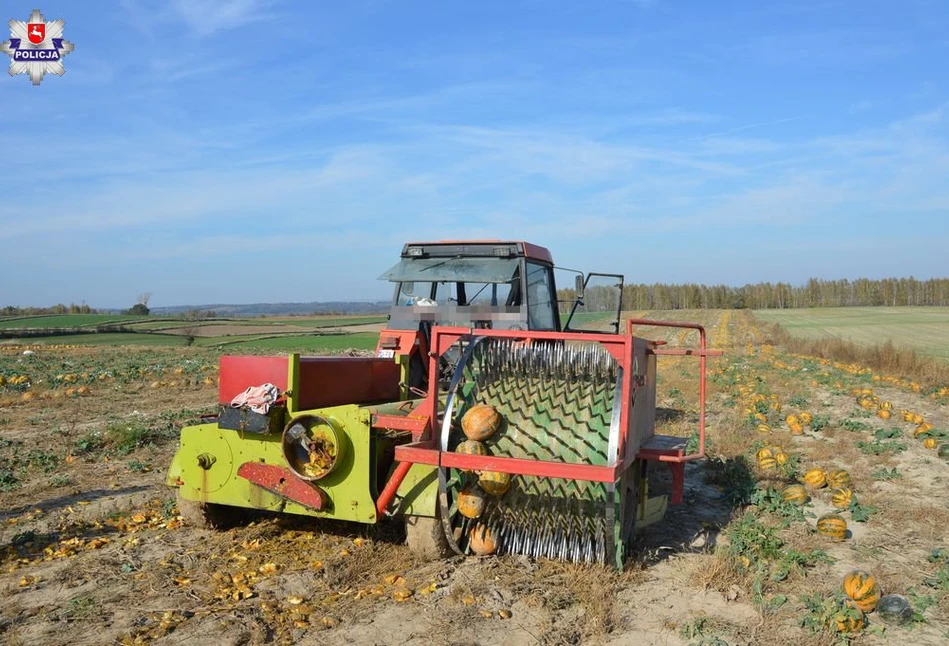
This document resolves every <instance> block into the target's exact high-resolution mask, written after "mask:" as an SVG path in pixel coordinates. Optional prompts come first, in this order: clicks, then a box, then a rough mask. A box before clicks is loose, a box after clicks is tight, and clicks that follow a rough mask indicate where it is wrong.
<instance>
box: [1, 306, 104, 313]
mask: <svg viewBox="0 0 949 646" xmlns="http://www.w3.org/2000/svg"><path fill="white" fill-rule="evenodd" d="M98 313H99V312H98V310H95V309H93V308H91V307H89V306H88V305H86V304H85V303H83V304H82V305H76V304H75V303H70V304H69V305H63V304H62V303H58V304H56V305H53V306H51V307H14V306H13V305H7V306H6V307H3V308H0V316H40V315H43V314H98Z"/></svg>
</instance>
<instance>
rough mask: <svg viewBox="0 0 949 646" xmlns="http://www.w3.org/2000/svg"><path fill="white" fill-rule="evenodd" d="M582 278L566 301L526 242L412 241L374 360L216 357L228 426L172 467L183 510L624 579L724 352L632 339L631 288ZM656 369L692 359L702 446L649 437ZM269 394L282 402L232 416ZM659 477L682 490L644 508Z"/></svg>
mask: <svg viewBox="0 0 949 646" xmlns="http://www.w3.org/2000/svg"><path fill="white" fill-rule="evenodd" d="M559 271H572V270H560V269H559V268H558V272H559ZM572 273H573V274H574V280H573V284H572V285H571V288H570V289H569V290H562V291H560V292H558V290H557V286H556V285H555V282H554V265H553V261H552V259H551V256H550V253H549V252H548V251H547V250H546V249H544V248H542V247H538V246H535V245H532V244H528V243H523V242H502V241H466V242H434V243H411V244H407V245H405V246H404V248H403V249H402V255H401V259H400V260H399V262H398V263H397V264H396V265H395V266H393V267H392V268H391V269H390V270H389V271H387V272H386V273H385V274H383V276H382V277H381V278H383V279H385V280H388V281H391V282H392V283H394V290H395V295H394V299H393V303H392V308H391V312H390V314H389V316H388V323H387V324H386V326H385V329H383V330H382V331H381V332H380V334H379V340H378V345H377V348H376V351H375V353H374V355H375V356H372V357H348V356H346V357H338V356H331V357H308V356H300V355H298V354H290V355H289V356H281V357H261V356H224V357H222V358H221V361H220V373H219V387H218V390H219V392H218V395H219V400H218V401H219V403H220V405H221V406H220V414H219V416H217V417H216V418H214V419H213V420H207V421H208V423H204V424H201V425H197V426H190V427H186V428H184V429H182V431H181V439H180V446H179V449H178V452H177V454H176V455H175V457H174V460H173V462H172V465H171V468H170V470H169V474H168V478H167V482H168V484H169V485H171V486H174V487H176V488H177V493H178V500H179V509H180V510H181V513H182V514H183V515H184V516H185V517H186V518H188V519H189V520H192V521H196V522H207V523H209V524H214V523H216V522H220V521H221V520H222V519H226V518H228V517H231V516H233V515H234V513H235V512H236V511H237V510H236V509H234V508H248V509H257V510H270V511H275V512H285V513H290V514H300V515H307V516H314V517H318V518H333V519H339V520H346V521H353V522H358V523H369V524H372V523H377V522H379V521H380V520H381V519H382V518H384V517H387V516H396V517H402V518H404V519H405V523H406V534H407V542H408V544H409V545H410V546H411V547H412V548H413V549H414V550H417V551H419V552H423V553H426V554H429V555H433V556H434V555H446V554H450V553H452V552H454V553H459V554H489V553H517V554H526V555H528V556H531V557H547V558H555V559H563V560H568V561H575V562H599V563H606V564H612V565H615V566H616V567H619V568H622V563H623V559H624V556H625V554H626V550H627V547H628V546H629V544H630V541H631V538H632V537H633V534H634V532H635V531H636V530H637V528H639V527H643V526H645V525H648V524H649V523H651V522H654V521H656V520H658V519H660V518H662V516H663V515H664V513H665V510H666V506H667V504H668V503H669V502H671V503H672V504H678V503H680V502H681V501H682V490H683V479H684V474H685V464H686V463H687V462H689V461H692V460H696V459H699V458H701V457H703V455H704V450H705V367H706V366H705V364H706V358H707V357H708V356H711V355H718V354H721V353H720V352H718V351H715V350H710V349H708V348H706V334H705V330H704V329H703V328H702V326H700V325H698V324H694V323H681V322H668V321H658V320H645V319H629V320H627V321H626V322H625V328H624V329H622V330H621V329H620V310H621V299H622V289H623V277H622V276H619V275H611V274H589V275H587V276H584V275H583V274H582V273H580V272H572ZM558 294H559V296H560V298H561V299H563V298H566V299H567V300H560V301H558ZM562 319H565V321H562ZM642 325H649V326H664V327H675V328H686V329H691V330H695V331H697V332H698V340H699V344H698V346H697V347H693V348H671V347H668V348H664V347H662V346H663V345H664V342H662V341H648V340H646V339H644V338H640V337H637V336H635V335H634V333H633V332H634V328H635V327H636V326H642ZM663 355H679V356H691V357H696V358H697V359H698V361H699V365H700V373H699V374H700V376H699V384H698V385H699V405H700V409H699V418H698V428H697V429H696V431H697V437H698V443H697V448H694V449H693V450H692V451H688V450H687V443H688V442H687V440H688V438H684V437H674V436H665V435H657V434H656V433H655V430H656V360H657V357H659V356H663ZM265 384H266V385H270V386H269V387H270V388H271V389H272V391H275V393H276V394H277V396H276V397H275V398H274V400H273V401H272V405H269V406H265V407H264V408H263V409H261V408H258V409H256V412H255V410H252V409H248V408H247V407H246V406H245V407H235V406H234V405H232V404H233V401H234V399H235V397H239V396H240V395H241V394H242V393H246V392H248V389H253V388H257V387H260V386H262V385H265ZM660 463H663V464H664V465H666V466H667V467H668V468H669V469H670V470H671V490H670V491H669V494H668V495H660V496H651V495H650V492H649V482H650V478H649V476H650V473H651V471H652V467H654V466H656V465H658V464H660Z"/></svg>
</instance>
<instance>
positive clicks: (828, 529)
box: [0, 311, 949, 646]
mask: <svg viewBox="0 0 949 646" xmlns="http://www.w3.org/2000/svg"><path fill="white" fill-rule="evenodd" d="M635 316H651V317H654V318H663V319H669V318H674V319H679V320H697V321H699V322H703V323H704V324H705V325H706V326H707V327H708V328H709V332H710V335H711V345H712V346H713V347H716V348H720V349H723V350H724V351H725V356H723V357H721V358H715V359H710V360H709V365H710V383H709V388H710V397H709V426H710V432H709V444H708V453H709V458H708V459H707V460H705V461H702V462H699V463H695V464H691V465H690V466H689V467H688V472H687V475H686V490H685V500H684V502H683V504H682V505H678V506H673V507H670V508H669V511H668V513H667V514H666V517H665V519H664V520H663V521H661V522H659V523H657V524H655V525H652V526H650V527H648V528H647V529H646V530H645V532H644V533H643V534H642V535H641V536H640V538H639V539H638V542H637V544H636V546H635V549H634V550H633V553H632V555H631V556H630V558H629V559H628V562H627V567H626V570H625V571H624V572H623V573H614V572H610V571H604V570H603V569H601V568H598V567H592V566H581V565H565V564H561V563H556V562H550V561H544V560H538V561H532V560H529V559H526V558H522V557H494V556H492V557H485V558H480V559H476V558H464V557H457V558H453V559H446V560H443V561H437V562H425V561H423V560H420V559H418V558H416V557H414V556H413V555H412V554H411V553H410V552H409V551H408V549H407V548H406V547H405V546H404V545H403V539H404V529H403V528H401V527H400V525H399V523H397V522H386V523H382V524H380V525H378V526H374V527H366V526H361V525H349V524H344V523H325V522H317V521H313V520H309V519H301V518H291V517H276V516H263V515H260V516H248V515H245V514H235V517H234V519H233V522H232V523H231V524H230V526H228V527H224V528H221V529H217V530H208V529H201V528H197V527H193V526H191V525H189V524H188V523H187V521H185V520H184V519H183V518H182V517H181V516H180V515H179V513H178V509H177V508H176V506H175V498H174V495H173V492H172V491H171V490H170V489H168V488H167V487H166V486H165V485H164V476H165V469H166V468H167V466H168V463H169V461H170V459H171V456H172V454H173V453H174V450H175V448H176V442H177V436H178V429H179V428H180V427H181V426H182V425H185V424H189V423H193V422H194V421H196V420H198V419H199V418H200V416H201V415H202V414H208V413H212V412H213V410H214V404H215V400H216V370H217V358H218V356H219V354H220V353H221V350H220V349H211V348H206V347H200V346H194V347H140V348H136V347H123V348H121V349H119V348H110V347H85V348H83V347H57V346H55V345H45V346H35V347H32V346H31V347H30V348H29V349H30V350H32V351H33V352H34V353H33V354H27V355H24V354H23V352H24V350H26V349H27V347H26V346H22V345H19V346H4V347H3V348H2V349H0V378H2V380H0V566H2V570H0V589H2V591H3V595H2V598H0V642H2V643H4V644H11V645H14V644H185V643H194V644H204V643H214V644H269V643H277V644H340V643H359V644H390V643H420V644H588V643H589V644H617V645H618V644H672V645H675V644H695V645H698V644H702V645H721V644H789V643H794V644H796V645H799V646H806V645H814V646H817V645H829V644H835V643H847V642H850V643H854V644H906V643H908V644H923V645H936V644H945V643H947V642H949V533H947V531H946V528H947V527H949V502H947V501H946V499H945V497H944V496H943V495H942V494H943V493H944V492H945V488H946V483H947V481H949V455H947V451H949V448H945V447H946V444H947V443H949V434H947V433H946V431H947V430H949V408H947V406H946V404H947V403H949V388H947V386H949V384H940V383H936V382H933V381H931V380H930V381H925V380H923V379H921V378H920V379H919V380H917V376H916V375H912V374H909V375H900V374H881V373H879V372H875V371H874V370H873V369H872V368H870V367H868V366H864V365H860V364H855V363H838V362H835V361H834V360H833V359H818V358H814V357H809V356H804V355H795V354H790V353H788V352H787V351H786V349H785V348H783V347H781V346H779V345H775V344H774V343H773V341H774V339H772V338H769V336H768V330H769V328H768V327H767V326H765V325H764V324H762V323H759V322H758V321H757V320H756V319H755V318H754V317H753V316H752V315H751V314H749V313H748V312H744V311H678V312H636V313H635ZM640 334H642V335H643V336H646V337H648V338H654V339H662V340H666V341H668V342H669V345H670V346H676V345H685V344H689V343H691V339H690V337H689V335H688V334H687V333H680V332H679V331H673V332H671V333H670V332H668V331H666V330H662V329H658V328H643V329H642V330H640ZM341 351H346V350H341ZM660 361H661V364H660V378H659V383H658V394H657V407H658V409H659V411H660V413H661V414H660V420H661V421H660V427H661V430H662V432H664V433H670V434H675V435H682V436H686V437H688V436H690V435H691V434H692V432H693V430H694V425H695V414H696V409H697V393H696V392H695V390H697V388H696V383H697V379H696V377H697V366H696V365H695V364H696V362H695V361H694V360H692V359H690V358H685V357H663V358H662V359H660ZM659 475H660V476H663V475H664V474H659ZM668 480H669V479H668V478H667V477H660V478H659V479H658V482H657V484H656V487H657V489H658V491H662V488H663V487H668V486H669V482H668ZM854 570H859V571H861V573H857V574H853V571H854ZM893 594H896V595H901V597H902V598H895V597H891V596H889V595H893ZM904 602H905V603H908V604H909V610H906V609H905V608H904V607H903V606H902V605H901V604H902V603H904Z"/></svg>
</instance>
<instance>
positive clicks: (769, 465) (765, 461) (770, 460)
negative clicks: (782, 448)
mask: <svg viewBox="0 0 949 646" xmlns="http://www.w3.org/2000/svg"><path fill="white" fill-rule="evenodd" d="M777 467H778V461H777V460H775V459H774V457H773V456H768V457H766V458H761V459H759V460H758V468H759V469H761V470H762V471H767V470H769V469H776V468H777Z"/></svg>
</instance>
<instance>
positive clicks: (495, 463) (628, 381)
mask: <svg viewBox="0 0 949 646" xmlns="http://www.w3.org/2000/svg"><path fill="white" fill-rule="evenodd" d="M634 325H652V326H656V327H671V328H683V329H693V330H696V331H698V333H699V347H698V348H697V349H695V348H660V347H659V346H660V345H662V342H649V347H648V352H651V353H652V354H654V355H656V356H660V355H664V356H695V357H698V358H699V370H700V374H699V407H700V413H699V446H698V450H697V452H695V453H692V454H686V452H685V448H684V446H683V445H682V444H681V443H664V442H661V441H659V442H654V443H653V446H649V442H648V441H647V442H646V445H645V446H642V447H640V449H639V451H638V452H637V453H636V454H634V455H626V446H627V440H628V434H629V414H630V402H631V388H632V370H627V369H625V368H627V367H628V366H631V365H632V363H633V361H632V357H633V347H634V341H635V337H634V336H633V326H634ZM472 334H477V335H478V336H487V337H494V338H508V339H517V340H522V341H524V342H525V343H530V342H531V341H532V340H534V339H538V340H562V341H584V342H597V343H600V344H602V345H603V347H604V348H605V349H606V350H607V351H608V352H609V353H610V354H611V355H612V356H613V357H614V358H615V359H616V361H617V362H618V364H619V365H620V366H622V367H623V368H624V370H623V379H622V383H621V388H622V395H621V397H622V402H623V405H622V408H621V410H620V436H619V450H618V456H619V459H618V460H617V463H616V464H615V465H613V466H596V465H590V464H576V463H565V462H549V461H539V460H525V459H519V458H505V457H497V456H478V455H462V454H458V453H449V452H444V451H441V450H440V449H439V447H438V442H437V437H438V432H439V429H438V428H437V427H436V423H437V422H436V418H435V415H434V414H433V413H434V411H435V410H437V405H438V396H439V393H438V392H437V389H432V390H431V392H429V393H428V398H427V400H426V401H427V404H428V410H427V411H424V414H426V415H427V418H428V422H427V424H426V430H427V431H428V437H427V438H424V439H423V438H422V437H421V434H419V435H416V436H415V437H414V439H415V440H416V441H415V442H413V443H411V444H404V445H400V446H397V447H396V449H395V459H396V461H397V462H398V466H397V467H396V470H395V472H394V473H393V474H392V476H391V478H390V479H389V481H388V483H387V484H386V486H385V488H384V489H383V491H382V493H381V494H380V495H379V498H378V499H377V500H376V509H377V511H378V513H379V515H380V516H381V515H382V514H384V513H385V510H386V509H387V508H388V506H389V503H390V502H391V501H392V498H393V497H394V496H395V493H396V491H397V490H398V488H399V485H401V483H402V480H403V479H404V478H405V475H406V474H407V473H408V470H409V468H410V467H411V465H412V464H428V465H432V466H441V467H454V468H464V469H472V470H485V471H500V472H505V473H511V474H521V475H531V476H541V477H551V478H567V479H573V480H588V481H593V482H615V481H616V480H617V479H619V477H620V475H621V474H622V473H623V472H624V471H625V470H626V469H627V468H629V466H630V465H631V464H632V463H633V462H634V461H635V460H636V459H643V460H652V461H657V462H663V463H665V464H667V465H668V466H669V468H670V470H671V471H672V496H671V502H672V504H679V503H681V502H682V492H683V487H684V479H685V463H686V462H690V461H694V460H698V459H700V458H702V457H704V456H705V402H706V368H707V366H706V359H707V357H711V356H721V355H722V352H721V351H720V350H710V349H709V348H708V339H707V335H706V332H705V328H704V327H703V326H701V325H699V324H697V323H684V322H678V321H661V320H649V319H629V320H627V322H626V334H625V335H616V334H591V333H570V332H521V331H508V330H477V331H475V330H470V329H468V328H450V327H445V328H442V327H435V328H433V329H432V351H431V352H430V353H429V356H430V357H431V359H432V360H431V361H429V383H430V384H436V383H438V364H439V362H438V361H437V358H438V357H440V356H441V355H442V354H443V353H444V352H446V351H447V350H448V349H449V348H451V347H452V346H453V345H455V344H456V343H457V342H458V341H459V339H461V338H462V337H463V336H467V335H472ZM413 412H415V413H416V414H418V413H420V412H422V411H413ZM413 417H415V416H413ZM403 419H406V418H403ZM413 421H414V422H417V421H419V417H415V419H414V420H413ZM654 437H657V439H659V437H665V436H654ZM670 439H671V438H670ZM663 444H669V446H663ZM623 456H625V458H624V457H623Z"/></svg>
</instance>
